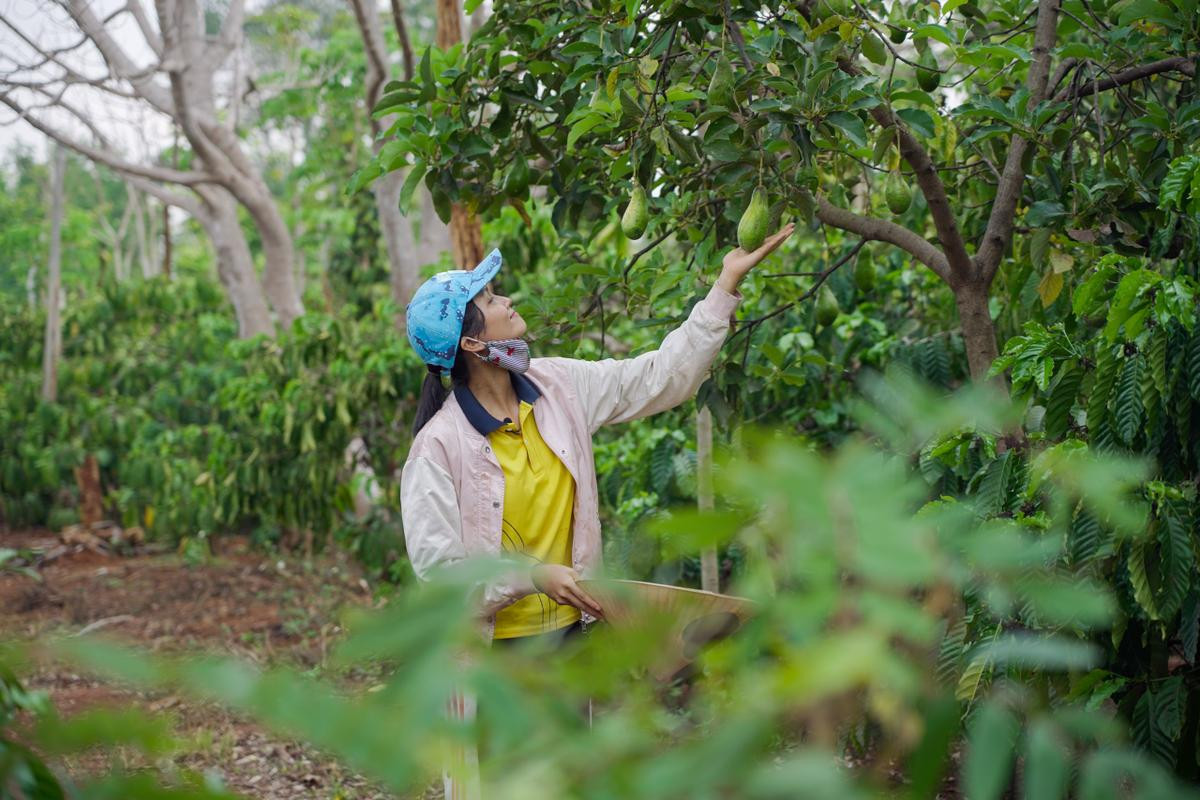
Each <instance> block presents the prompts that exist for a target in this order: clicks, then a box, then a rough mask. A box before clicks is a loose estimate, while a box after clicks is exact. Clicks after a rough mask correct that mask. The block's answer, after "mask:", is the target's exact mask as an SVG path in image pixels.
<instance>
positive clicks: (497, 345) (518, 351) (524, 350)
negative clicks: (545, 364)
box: [471, 339, 529, 373]
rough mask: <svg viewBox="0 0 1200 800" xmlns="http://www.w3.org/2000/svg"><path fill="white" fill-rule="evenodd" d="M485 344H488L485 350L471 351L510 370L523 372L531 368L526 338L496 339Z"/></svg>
mask: <svg viewBox="0 0 1200 800" xmlns="http://www.w3.org/2000/svg"><path fill="white" fill-rule="evenodd" d="M475 341H477V342H478V341H482V340H480V339H476V340H475ZM483 344H484V345H486V346H487V350H485V351H484V352H482V353H475V352H474V351H471V352H472V353H473V355H475V356H476V357H477V358H480V359H483V360H484V361H486V362H488V363H489V364H492V365H494V366H497V367H501V368H503V369H506V370H508V371H509V372H516V373H523V372H525V370H527V369H529V343H528V342H526V341H525V340H524V339H496V340H495V341H491V342H483Z"/></svg>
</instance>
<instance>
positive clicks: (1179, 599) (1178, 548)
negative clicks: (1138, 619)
mask: <svg viewBox="0 0 1200 800" xmlns="http://www.w3.org/2000/svg"><path fill="white" fill-rule="evenodd" d="M1158 541H1159V567H1158V573H1159V581H1160V583H1161V587H1162V588H1161V592H1160V595H1159V598H1158V601H1157V606H1158V609H1159V612H1160V614H1161V615H1162V618H1164V619H1170V618H1171V617H1173V616H1174V615H1175V612H1176V611H1178V610H1179V608H1180V607H1181V606H1182V605H1183V601H1184V599H1185V598H1186V597H1187V594H1188V590H1189V589H1191V586H1192V576H1193V566H1194V564H1195V556H1194V552H1195V551H1194V547H1193V537H1192V509H1191V507H1190V506H1189V505H1188V504H1187V503H1185V502H1184V501H1181V500H1170V501H1166V502H1164V503H1163V508H1162V524H1161V525H1159V527H1158Z"/></svg>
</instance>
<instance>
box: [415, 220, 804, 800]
mask: <svg viewBox="0 0 1200 800" xmlns="http://www.w3.org/2000/svg"><path fill="white" fill-rule="evenodd" d="M793 229H794V226H793V225H792V224H788V225H786V226H784V227H783V228H782V229H781V230H780V231H779V232H778V233H776V234H775V235H774V236H771V237H770V238H768V239H767V241H766V242H764V243H763V245H762V246H761V247H759V248H758V249H757V250H755V251H753V252H749V253H748V252H746V251H745V250H742V249H741V248H735V249H734V250H732V251H730V252H729V253H728V254H727V255H726V256H725V258H724V260H723V264H722V270H721V274H720V276H719V277H718V279H717V282H716V283H715V284H714V285H713V287H712V288H711V289H710V290H709V292H708V295H707V297H705V298H704V299H703V300H702V301H701V302H699V303H697V304H696V305H695V306H694V307H693V308H692V311H691V314H690V315H689V316H688V318H687V320H686V321H685V322H684V323H683V324H682V325H680V326H679V327H678V328H676V329H675V330H674V331H672V332H671V333H669V334H668V335H667V337H666V338H665V339H664V340H663V342H662V344H661V345H660V346H659V348H658V349H657V350H655V351H653V352H649V353H643V354H642V355H640V356H637V357H636V358H630V359H624V360H614V359H605V360H602V361H584V360H579V359H572V358H557V357H555V358H535V359H531V358H530V356H529V346H528V344H527V343H526V342H525V341H524V339H523V338H522V337H523V336H524V334H525V332H526V324H525V320H523V319H522V318H521V315H520V314H519V313H517V311H516V309H514V308H513V304H512V301H511V300H509V299H508V298H507V297H502V296H500V295H497V294H496V293H495V292H494V291H493V287H492V284H491V281H492V278H493V277H494V276H495V275H496V273H497V272H498V271H499V269H500V266H501V257H500V251H499V250H493V251H492V252H491V253H490V254H488V256H487V258H485V259H484V260H483V261H482V262H481V263H480V264H479V265H478V266H477V267H475V269H474V270H470V271H467V270H452V271H449V272H442V273H439V274H437V275H434V276H433V277H432V278H430V279H429V280H427V281H426V282H425V283H424V284H422V286H421V287H420V288H419V289H418V290H417V292H416V294H414V296H413V299H412V302H411V303H409V305H408V308H407V323H408V338H409V342H410V343H411V344H412V346H413V348H414V349H415V350H416V351H417V353H418V354H419V355H420V356H421V359H422V361H424V362H425V364H426V366H427V368H428V370H429V373H430V374H429V375H427V376H426V378H425V383H424V385H423V387H422V390H421V400H420V403H419V405H418V407H417V416H416V421H415V424H414V426H413V434H414V437H413V443H412V448H411V449H410V450H409V454H408V459H407V461H406V462H405V465H404V469H403V474H402V476H401V486H400V503H401V513H402V519H403V523H404V538H405V541H406V544H407V548H408V557H409V559H410V561H411V562H412V566H413V570H414V571H415V572H416V574H417V576H418V578H421V579H425V578H426V577H427V576H428V574H429V571H430V570H431V569H432V568H433V567H435V566H437V565H440V564H447V563H451V562H454V561H458V560H461V559H464V558H467V557H471V556H506V557H507V562H506V563H508V564H509V565H510V567H509V568H508V569H507V571H506V572H505V573H503V574H502V575H501V576H500V577H498V578H497V579H495V580H493V581H491V582H489V583H487V584H486V585H485V586H483V587H482V589H481V592H480V596H479V597H478V599H477V601H476V602H477V603H478V607H477V611H478V613H479V616H480V618H481V621H482V622H483V628H484V632H485V636H486V638H487V639H488V640H490V641H493V642H504V643H508V642H514V641H526V640H528V639H529V637H534V636H540V637H548V638H550V639H551V640H553V641H554V642H556V643H557V642H561V640H563V639H565V638H567V637H569V636H572V635H574V634H575V633H577V632H578V631H579V630H580V629H581V627H582V625H583V624H584V623H587V622H591V621H592V619H594V618H599V617H602V616H603V609H601V608H600V606H599V605H598V604H597V603H596V602H595V600H594V599H592V598H591V597H589V596H588V595H587V593H586V592H585V591H584V590H583V589H582V588H580V586H579V583H578V581H579V580H580V578H581V577H586V576H593V575H598V574H599V571H600V566H601V565H600V556H601V541H600V515H599V500H598V491H597V486H596V470H595V463H594V459H593V455H592V434H594V433H595V432H596V430H597V429H598V428H599V427H600V426H601V425H607V424H610V423H614V422H624V421H626V420H632V419H637V418H639V417H644V416H647V415H649V414H654V413H656V412H659V411H665V410H666V409H669V408H673V407H674V406H677V405H679V404H680V403H682V402H683V401H684V400H686V399H688V398H689V397H691V396H692V395H694V394H695V392H696V389H697V388H698V387H699V386H700V383H701V381H702V380H703V379H704V375H705V373H706V372H707V371H708V369H709V367H710V366H711V365H712V362H713V359H714V358H715V357H716V355H717V352H718V351H719V350H720V349H721V344H722V343H723V342H724V340H725V335H726V333H727V332H728V329H729V324H730V318H731V315H732V314H733V311H734V309H735V308H736V307H737V304H738V302H739V301H740V299H741V295H740V294H739V293H738V291H737V287H738V284H739V283H741V281H742V279H743V278H744V277H745V276H746V273H748V272H749V271H750V269H751V268H753V267H754V265H756V264H757V263H758V262H759V261H761V260H762V259H763V258H765V257H766V256H767V255H768V254H769V253H771V252H772V251H773V250H775V248H776V247H778V246H779V245H780V244H781V243H782V242H783V241H784V240H785V239H787V238H788V236H790V235H791V233H792V230H793ZM446 371H449V373H450V379H451V383H452V390H451V391H450V392H447V390H446V389H444V388H443V386H442V375H443V374H444V373H445V372H446ZM454 711H455V712H456V713H458V714H462V715H470V714H471V713H472V712H471V708H470V704H469V702H467V701H465V700H461V699H460V702H459V703H458V705H457V707H456V708H455V709H454ZM455 794H456V792H454V790H453V788H452V787H451V786H450V785H449V784H448V785H447V797H453V796H455ZM468 794H471V795H473V794H475V791H474V790H470V791H468Z"/></svg>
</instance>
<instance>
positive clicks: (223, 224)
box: [196, 188, 275, 338]
mask: <svg viewBox="0 0 1200 800" xmlns="http://www.w3.org/2000/svg"><path fill="white" fill-rule="evenodd" d="M201 203H202V208H201V210H200V213H199V214H197V215H196V218H197V219H198V220H200V224H201V225H203V226H204V230H205V231H206V232H207V233H208V238H209V239H211V240H212V243H213V248H214V249H215V250H216V261H217V277H218V278H219V279H220V281H221V285H222V286H224V287H225V293H226V294H227V295H228V296H229V300H230V302H231V303H232V304H233V311H234V314H235V315H236V316H237V322H238V335H239V336H241V337H242V338H247V337H250V336H256V335H258V334H260V333H265V334H267V335H268V336H270V335H272V334H273V333H274V332H275V326H274V325H273V324H272V322H271V312H270V310H269V309H268V308H267V304H266V302H265V300H264V298H263V291H262V288H261V287H260V286H259V285H258V276H257V275H256V274H255V272H254V260H253V258H252V257H251V255H250V246H249V244H247V242H246V234H245V232H244V231H242V225H241V221H240V220H239V219H238V215H237V201H236V200H235V199H234V198H233V196H232V195H230V194H229V193H228V192H226V191H224V190H221V189H217V188H213V189H207V190H202V191H201Z"/></svg>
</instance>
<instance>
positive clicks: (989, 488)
mask: <svg viewBox="0 0 1200 800" xmlns="http://www.w3.org/2000/svg"><path fill="white" fill-rule="evenodd" d="M1011 456H1012V451H1011V450H1009V451H1007V452H1005V453H1004V454H1003V455H1001V456H1000V457H999V458H997V459H995V460H994V461H992V462H991V463H990V464H988V465H987V466H986V467H985V468H984V469H985V472H984V474H983V478H982V479H981V480H980V481H979V488H978V489H977V490H976V492H975V498H976V501H975V502H976V506H977V507H978V508H979V513H981V514H999V513H1000V512H1001V511H1004V510H1005V509H1006V508H1007V507H1008V482H1009V477H1010V476H1011V474H1012V463H1013V459H1012V458H1011Z"/></svg>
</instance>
